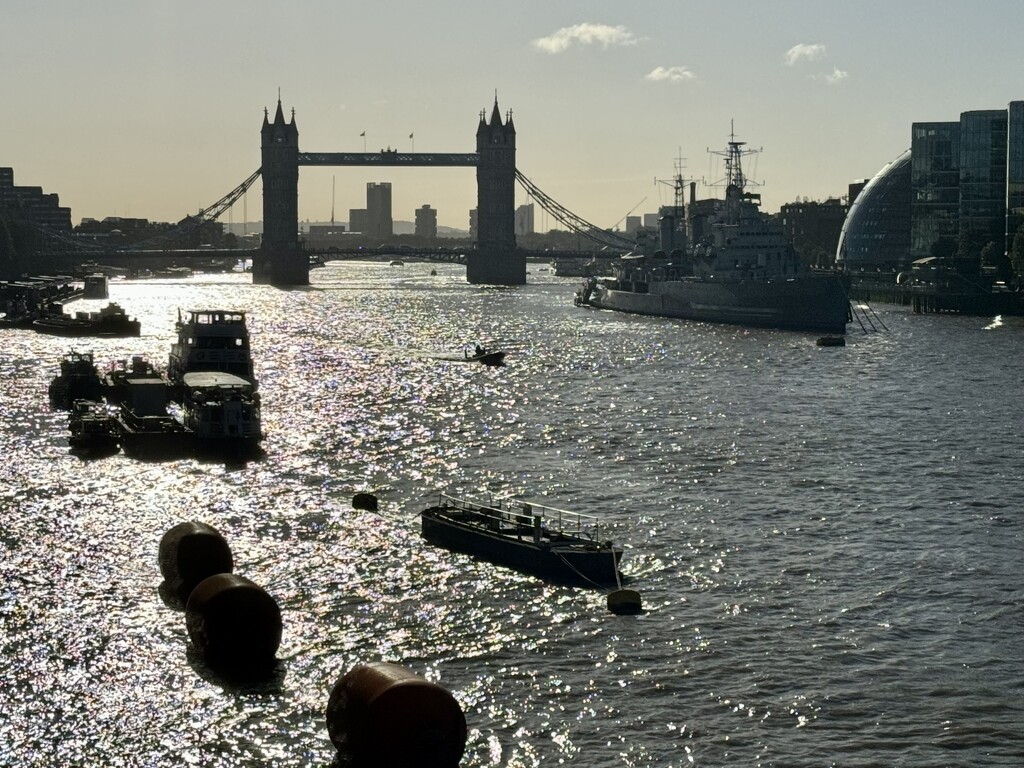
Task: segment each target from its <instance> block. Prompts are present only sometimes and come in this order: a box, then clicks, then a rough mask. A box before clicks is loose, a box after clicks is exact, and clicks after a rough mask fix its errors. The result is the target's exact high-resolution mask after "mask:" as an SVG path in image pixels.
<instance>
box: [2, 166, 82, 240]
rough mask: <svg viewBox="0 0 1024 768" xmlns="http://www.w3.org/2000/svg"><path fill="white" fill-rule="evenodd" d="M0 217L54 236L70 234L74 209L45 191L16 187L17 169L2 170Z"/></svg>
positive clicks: (37, 188)
mask: <svg viewBox="0 0 1024 768" xmlns="http://www.w3.org/2000/svg"><path fill="white" fill-rule="evenodd" d="M0 216H3V217H5V218H11V219H20V220H22V221H26V222H28V223H29V224H34V225H37V226H40V227H42V228H44V229H47V230H50V231H52V232H58V233H60V234H64V235H66V234H68V233H70V232H71V209H70V208H64V207H61V204H60V198H59V197H58V196H57V194H56V193H46V192H43V189H42V187H16V186H14V169H13V168H0Z"/></svg>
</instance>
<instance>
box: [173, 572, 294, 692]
mask: <svg viewBox="0 0 1024 768" xmlns="http://www.w3.org/2000/svg"><path fill="white" fill-rule="evenodd" d="M185 623H186V626H187V627H188V636H189V638H190V639H191V640H192V643H193V644H194V645H195V646H196V648H197V649H198V650H199V652H200V653H201V654H202V655H203V658H204V659H205V660H206V662H207V663H208V664H210V665H211V666H214V667H222V668H223V667H230V668H231V669H233V670H238V671H242V672H246V671H252V672H254V673H256V672H260V671H262V670H265V669H267V668H269V667H271V666H273V664H274V654H275V653H277V647H278V646H279V645H280V644H281V609H280V608H278V607H277V603H276V602H275V601H274V598H272V597H271V596H270V595H268V594H267V593H266V591H264V590H263V588H262V587H259V586H257V585H256V584H254V583H252V582H251V581H249V579H247V578H245V577H243V576H237V575H235V574H232V573H218V574H216V575H214V576H210V577H209V578H207V579H204V580H203V581H201V582H199V584H198V585H197V586H196V588H195V589H194V590H192V594H191V595H189V598H188V604H187V605H186V606H185Z"/></svg>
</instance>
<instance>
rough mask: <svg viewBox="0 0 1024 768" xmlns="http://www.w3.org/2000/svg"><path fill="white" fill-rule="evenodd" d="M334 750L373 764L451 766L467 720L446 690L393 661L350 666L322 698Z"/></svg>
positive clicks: (404, 767)
mask: <svg viewBox="0 0 1024 768" xmlns="http://www.w3.org/2000/svg"><path fill="white" fill-rule="evenodd" d="M327 733H328V735H329V736H330V738H331V742H333V744H334V746H335V747H336V748H337V750H338V753H339V754H340V755H341V756H342V757H344V758H346V759H349V760H351V761H353V763H354V764H357V765H360V766H362V765H366V766H373V768H384V766H387V767H388V768H413V767H415V768H456V767H457V766H458V764H459V761H460V760H461V759H462V753H463V751H464V750H465V748H466V718H465V715H463V713H462V708H461V707H460V706H459V703H458V702H457V701H456V700H455V698H454V697H453V696H452V695H451V693H449V692H448V691H447V690H445V689H444V688H442V687H441V686H439V685H437V684H436V683H432V682H430V681H429V680H425V679H423V678H422V677H420V676H418V675H416V674H415V673H414V672H411V671H410V670H408V669H406V668H405V667H402V666H400V665H398V664H389V663H385V662H379V663H374V664H359V665H356V666H355V667H353V668H352V669H351V670H349V672H348V673H347V674H346V675H344V676H343V677H342V678H341V679H340V680H338V682H337V683H335V685H334V689H333V690H332V691H331V696H330V699H329V700H328V702H327Z"/></svg>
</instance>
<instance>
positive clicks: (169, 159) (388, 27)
mask: <svg viewBox="0 0 1024 768" xmlns="http://www.w3.org/2000/svg"><path fill="white" fill-rule="evenodd" d="M0 20H2V21H0V37H2V45H0V71H2V72H3V76H2V77H0V104H2V105H3V113H2V114H3V119H2V123H0V150H2V151H0V166H12V167H13V168H14V172H15V183H16V184H19V185H26V186H41V187H43V188H44V190H46V191H47V192H56V193H58V194H59V195H60V200H61V204H62V205H67V206H70V207H71V209H72V219H73V221H74V222H75V223H76V224H77V223H78V221H79V220H80V219H82V218H83V217H93V218H103V217H105V216H132V217H140V218H148V219H150V220H156V221H172V220H173V221H176V220H178V219H180V218H181V217H182V216H184V215H185V214H187V213H192V212H195V211H196V210H198V209H199V208H202V207H207V206H210V205H212V204H213V203H214V202H216V201H217V200H218V199H219V198H221V197H222V196H223V195H225V194H227V193H228V192H229V191H231V190H232V189H233V188H234V187H236V186H237V185H238V184H240V183H241V182H242V181H243V180H244V179H245V178H246V177H247V176H248V175H249V174H250V173H252V172H253V171H254V170H256V168H258V167H259V165H260V135H259V131H260V126H261V124H262V120H263V110H264V107H267V108H269V109H270V110H271V115H272V114H273V110H274V109H275V108H276V104H277V95H278V89H279V88H280V91H281V96H282V102H283V104H284V107H285V110H286V112H287V113H288V114H290V112H291V110H292V109H293V108H294V110H295V116H296V122H297V125H298V129H299V147H300V149H301V150H302V151H307V152H314V151H316V152H361V151H363V148H364V143H363V142H364V140H363V139H362V138H360V136H359V135H360V133H362V132H364V131H365V132H366V140H365V141H366V144H365V146H366V149H367V150H379V149H381V148H383V147H388V146H390V147H392V148H397V149H401V150H410V149H412V148H413V141H414V142H415V150H416V151H417V152H472V151H474V150H475V132H476V126H477V122H478V119H479V113H480V111H481V110H482V109H486V110H487V112H488V114H490V110H491V108H492V106H493V103H494V94H495V91H497V94H498V100H499V104H500V107H501V110H502V112H503V113H504V112H505V111H506V110H508V109H511V110H512V112H513V116H514V119H515V124H516V128H517V131H518V152H517V163H516V164H517V167H518V168H519V170H520V171H522V172H523V173H524V174H525V175H526V176H527V177H528V178H530V179H531V180H532V181H533V182H534V183H535V184H536V185H537V186H538V187H540V188H541V189H542V190H544V192H546V193H547V194H548V195H549V196H551V197H552V198H554V199H555V200H557V201H558V202H559V203H561V204H563V205H564V206H566V207H567V208H569V209H570V210H572V211H573V212H575V213H577V214H578V215H580V216H582V217H583V218H585V219H587V220H588V221H590V222H592V223H594V224H597V225H599V226H604V227H609V226H614V225H616V224H619V225H620V226H621V223H622V220H623V219H624V217H625V216H626V214H627V213H628V212H630V211H631V210H633V209H634V208H635V210H634V213H636V214H639V213H643V212H649V211H654V210H656V209H657V206H658V205H659V204H663V203H667V202H669V201H670V192H671V190H670V187H669V186H668V185H666V184H658V183H656V182H655V179H664V180H669V179H670V178H671V177H672V174H673V171H674V164H675V160H676V158H677V157H680V156H681V157H683V158H684V159H685V168H684V175H685V176H687V177H688V178H693V179H694V180H696V181H697V182H698V184H700V183H701V182H702V181H708V182H712V181H715V180H717V179H718V178H719V177H720V176H721V166H720V164H719V162H718V161H717V159H716V158H713V157H712V156H709V155H708V153H707V149H708V148H712V149H720V148H722V147H723V146H724V144H725V142H726V141H727V140H728V137H729V132H730V121H734V124H735V131H736V135H737V138H738V139H740V140H744V141H747V142H748V143H749V144H750V146H752V147H763V149H764V151H763V152H762V153H761V154H760V155H759V156H758V157H757V161H756V164H754V165H749V166H748V167H747V168H746V170H747V171H748V175H750V176H751V177H752V178H754V179H755V180H757V181H760V182H762V183H763V187H762V188H761V190H760V191H761V193H762V196H763V199H764V208H765V210H768V211H777V210H778V208H779V206H780V205H782V204H783V203H786V202H790V201H793V200H796V199H798V198H803V197H807V198H810V199H813V200H824V199H826V198H828V197H830V196H840V195H843V194H845V193H846V190H847V185H848V184H849V183H850V182H851V181H854V180H856V179H860V178H868V177H870V176H872V175H874V174H875V172H877V171H878V170H879V169H880V168H881V167H882V166H883V165H885V164H886V163H887V162H889V161H891V160H893V159H894V158H896V157H897V156H898V155H899V154H900V153H901V152H903V151H904V150H905V149H907V148H908V147H909V146H910V126H911V123H912V122H914V121H932V120H956V119H958V116H959V114H960V112H962V111H966V110H972V109H1000V108H1005V106H1006V104H1007V103H1008V102H1009V101H1011V100H1016V99H1024V2H1022V0H971V2H966V1H964V2H953V1H952V0H928V1H925V0H877V1H876V0H845V1H843V2H830V1H829V0H813V1H812V0H778V1H777V2H772V1H771V0H762V2H746V1H744V0H735V1H734V2H732V3H723V2H703V1H699V2H698V1H696V0H693V1H690V0H672V1H667V0H666V1H661V2H659V1H654V0H651V1H650V2H644V1H642V0H636V1H634V2H628V0H616V1H615V2H611V1H610V0H607V1H606V0H506V2H493V0H434V1H433V2H429V3H428V2H414V1H413V0H407V1H405V2H393V1H391V0H372V1H371V2H367V1H365V0H364V1H363V2H358V3H357V2H347V1H345V0H322V1H321V0H317V1H316V2H266V1H265V0H216V1H214V2H211V1H210V0H206V1H205V2H196V1H194V0H160V1H157V0H152V1H151V0H125V1H116V2H115V1H113V0H90V2H82V0H5V2H4V3H3V8H2V15H0ZM409 134H413V135H414V137H415V138H414V140H413V141H410V139H409ZM367 181H390V182H392V184H393V185H394V216H395V218H396V219H406V220H412V219H413V211H414V209H415V208H417V207H419V206H421V205H423V204H430V205H432V206H433V207H434V208H436V209H437V210H438V222H439V223H440V224H442V225H448V226H455V227H460V228H467V226H468V211H469V209H470V208H473V207H475V205H476V181H475V171H474V170H473V169H471V168H437V169H412V168H410V169H404V168H384V169H373V170H369V169H363V168H302V169H300V176H299V215H300V218H301V219H302V220H329V219H330V217H331V207H332V184H333V185H334V188H335V193H334V194H335V205H334V207H335V218H336V219H337V220H339V221H343V220H347V218H348V209H349V208H361V207H364V205H365V187H366V182H367ZM699 194H700V196H702V197H704V196H713V195H714V194H715V191H714V190H712V189H706V190H701V192H700V193H699ZM719 196H720V194H719ZM517 197H518V199H517V203H523V202H527V200H526V197H525V193H524V192H522V190H519V191H518V192H517ZM645 198H646V200H645ZM641 201H643V202H642V203H641ZM243 210H244V211H245V212H246V213H247V218H248V220H250V221H254V220H259V219H260V218H262V188H261V186H260V185H259V183H258V182H257V184H256V185H254V186H253V188H252V189H251V190H250V191H249V193H248V195H247V199H246V203H245V208H244V209H243V206H242V204H241V203H240V204H239V205H237V206H236V207H235V209H234V210H233V211H232V213H231V216H230V218H229V217H228V215H225V216H224V217H222V219H221V220H222V221H224V222H225V223H226V222H228V221H229V220H230V221H234V222H240V221H242V219H243ZM538 214H539V211H538ZM537 225H538V228H539V229H540V228H544V229H546V228H549V227H552V226H555V222H554V221H553V220H551V219H550V218H547V217H545V216H541V215H538V219H537Z"/></svg>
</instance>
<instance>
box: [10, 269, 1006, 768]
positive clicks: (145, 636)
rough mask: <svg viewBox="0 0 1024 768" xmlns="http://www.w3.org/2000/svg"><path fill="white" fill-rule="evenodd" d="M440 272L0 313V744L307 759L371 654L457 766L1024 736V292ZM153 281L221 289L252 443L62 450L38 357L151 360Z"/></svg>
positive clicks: (128, 284)
mask: <svg viewBox="0 0 1024 768" xmlns="http://www.w3.org/2000/svg"><path fill="white" fill-rule="evenodd" d="M436 269H437V273H438V274H437V275H431V274H430V270H431V267H430V265H427V264H412V263H410V264H406V265H405V266H402V267H398V266H390V265H388V264H387V263H355V262H353V263H344V262H333V263H329V264H328V265H327V266H325V267H323V268H321V269H318V270H314V271H313V273H312V274H311V281H312V283H313V284H312V285H311V286H310V287H309V288H308V289H303V290H294V291H284V290H277V289H274V288H270V287H267V286H252V285H250V284H249V279H248V277H247V276H246V275H242V274H230V275H199V276H196V277H194V278H190V279H184V280H180V281H159V280H145V281H143V280H140V281H114V282H112V283H111V289H110V298H111V300H113V301H117V302H119V303H120V304H121V305H122V306H123V307H124V308H125V309H126V310H127V311H128V312H129V314H132V315H134V316H136V317H138V318H139V319H140V320H141V321H142V334H143V335H142V337H141V338H137V339H105V340H99V339H83V340H70V339H61V338H56V337H48V336H44V335H39V334H34V333H32V332H30V331H19V330H0V379H2V382H3V384H2V389H0V440H2V444H3V446H4V451H3V456H4V461H3V465H2V467H0V520H2V527H0V543H2V550H3V552H2V561H0V576H2V580H0V583H2V588H0V647H2V649H3V663H4V666H5V681H4V685H3V687H2V688H0V764H2V765H10V766H161V767H162V766H168V767H170V766H181V765H196V766H215V767H218V768H219V767H224V768H228V767H229V766H230V767H231V768H237V767H238V766H320V767H322V768H327V766H330V765H332V762H333V761H334V759H335V750H334V747H333V746H332V744H331V743H330V741H329V740H328V736H327V727H326V722H325V715H324V712H325V708H326V704H327V698H328V694H329V691H330V689H331V687H332V686H333V685H334V683H335V682H336V681H337V680H338V678H339V677H340V676H341V675H343V674H344V673H345V672H346V671H348V670H349V669H351V667H352V666H354V665H355V664H358V663H361V662H371V661H392V662H397V663H400V664H403V665H405V666H407V667H408V668H410V669H411V670H413V671H415V672H417V673H418V674H421V675H423V676H425V677H427V678H429V679H430V680H434V681H436V682H438V683H439V684H441V685H442V686H444V687H445V688H447V689H448V690H449V691H451V692H452V694H453V695H454V696H455V698H456V699H457V700H458V701H459V703H460V704H461V706H462V709H463V711H464V712H465V715H466V720H467V723H468V727H469V741H468V744H467V747H466V754H465V757H464V759H463V762H462V766H464V768H483V767H484V766H515V767H517V768H520V767H525V766H549V765H576V766H581V767H585V768H611V767H612V766H645V767H650V768H655V767H656V768H670V767H682V766H708V767H709V768H710V767H711V766H727V765H728V766H755V765H756V766H778V767H779V768H792V767H793V766H807V767H808V768H810V767H812V766H814V767H818V766H922V767H923V766H1006V767H1007V768H1010V767H1011V766H1012V767H1013V768H1019V766H1021V765H1024V725H1022V724H1024V576H1022V573H1024V418H1022V416H1021V403H1022V402H1024V319H1022V318H1005V319H1001V318H977V317H957V316H948V315H947V316H937V315H914V314H912V313H911V312H910V311H909V310H907V309H906V308H903V307H896V306H891V305H885V304H879V305H875V307H874V309H875V310H876V311H877V312H878V313H879V316H880V318H881V320H882V322H883V323H884V325H885V328H886V329H885V330H882V329H880V330H879V331H877V332H872V333H862V332H861V331H860V328H859V327H858V326H856V325H853V326H851V327H850V333H849V336H848V344H847V346H846V347H842V348H828V347H818V346H816V345H815V343H814V342H815V337H814V335H811V334H799V333H789V332H781V331H771V330H744V329H741V328H737V327H732V326H714V325H704V324H698V323H690V322H685V321H677V320H668V319H661V318H643V317H636V316H629V315H622V314H616V313H611V312H603V311H597V310H593V309H588V308H577V307H575V306H573V302H572V296H573V293H574V291H575V288H576V283H577V281H576V280H571V279H564V278H556V277H554V276H552V274H551V273H550V272H549V271H547V270H546V269H544V268H543V267H541V266H539V265H536V264H534V265H531V266H530V270H531V273H532V274H531V275H530V277H529V280H530V283H529V284H528V285H526V286H523V287H518V288H488V287H480V286H471V285H468V284H467V283H466V282H465V270H464V268H462V267H458V266H455V265H444V266H438V267H437V268H436ZM105 303H106V302H105V301H82V302H76V303H74V304H71V305H70V306H69V308H68V309H69V311H70V310H77V309H87V308H88V309H94V308H96V307H98V306H102V305H103V304H105ZM179 309H182V310H186V309H236V310H245V311H246V312H248V313H249V314H248V319H249V329H250V332H251V334H252V349H253V356H254V359H255V366H256V371H257V375H258V377H259V382H260V393H261V396H262V401H263V425H264V430H265V432H266V439H265V441H264V448H265V451H266V456H265V458H263V459H261V460H258V461H252V462H249V463H247V464H245V465H242V466H233V465H224V464H219V463H216V462H201V461H197V460H179V461H173V462H165V463H141V462H138V461H135V460H132V459H129V458H127V457H126V456H124V455H123V454H118V455H116V456H113V457H109V458H105V459H101V460H96V461H89V462H84V461H81V460H79V459H77V458H75V457H74V456H72V455H71V454H70V453H69V452H68V445H67V430H66V414H65V413H63V412H59V411H51V410H50V408H49V405H48V401H47V385H48V383H49V381H50V379H51V378H52V377H53V376H54V375H55V374H56V373H57V367H58V362H59V359H60V357H61V355H62V353H64V352H66V351H68V350H69V349H71V348H72V347H73V348H75V349H80V350H83V349H91V350H93V351H94V352H95V355H96V358H97V360H98V361H99V362H100V363H101V364H102V365H106V364H107V363H109V362H111V361H113V360H115V359H119V358H125V357H128V356H131V355H132V354H144V355H147V356H148V357H149V358H150V359H151V360H153V361H155V362H158V363H160V364H161V365H164V364H166V360H167V353H168V351H169V349H170V344H171V342H172V341H173V339H174V322H175V319H176V315H177V311H178V310H179ZM477 341H481V342H483V343H485V344H487V345H490V346H495V347H500V348H502V349H505V350H506V351H507V352H508V357H507V358H506V362H507V364H506V365H505V366H504V367H501V368H488V367H485V366H480V365H475V364H471V363H464V362H459V361H457V360H452V359H451V358H453V357H457V356H459V355H461V354H462V349H463V346H464V345H471V344H473V343H475V342H477ZM439 490H448V491H451V492H455V493H468V494H481V493H486V492H493V493H502V494H508V493H511V494H518V495H520V496H522V497H524V498H530V499H535V500H537V501H540V502H542V503H546V504H549V505H552V506H556V507H562V508H566V509H571V510H575V511H579V512H587V513H592V514H595V515H598V516H599V517H600V518H601V521H602V525H603V526H607V528H608V530H609V531H610V538H613V539H614V540H615V541H616V542H617V543H621V544H622V545H624V547H625V548H626V555H625V558H624V563H623V570H624V572H625V574H626V575H627V577H628V578H629V580H630V583H629V586H630V587H631V588H633V589H636V590H638V591H639V592H640V593H641V595H642V597H643V601H644V607H645V609H646V610H645V612H644V613H643V614H642V615H640V616H615V615H612V614H610V613H609V612H608V611H607V609H606V606H605V595H604V593H602V592H600V591H596V590H587V589H581V588H574V587H566V586H552V585H547V584H545V583H543V582H540V581H538V580H537V579H534V578H531V577H527V576H523V575H520V574H517V573H514V572H510V571H507V570H504V569H502V568H499V567H496V566H493V565H489V564H486V563H479V562H475V561H473V560H471V559H470V558H467V557H465V556H462V555H455V554H452V553H449V552H447V551H445V550H441V549H436V548H433V547H430V546H428V545H427V544H425V543H424V542H423V541H422V540H421V538H420V535H419V527H418V523H419V521H418V517H417V515H418V513H419V512H420V511H421V510H422V509H423V508H425V507H426V506H427V505H428V504H429V503H431V502H432V501H433V500H434V499H435V498H436V494H437V492H438V491H439ZM358 491H369V492H372V493H374V494H376V495H377V496H378V498H379V499H380V509H379V511H378V512H376V513H373V512H367V511H360V510H355V509H353V508H352V506H351V499H352V495H353V494H354V493H355V492H358ZM187 520H198V521H203V522H206V523H209V524H211V525H213V526H214V527H216V528H217V529H218V530H220V531H221V533H222V534H223V535H224V537H225V538H226V540H227V541H228V543H229V544H230V546H231V548H232V551H233V553H234V560H235V573H238V574H240V575H243V576H246V577H248V578H250V579H252V580H253V581H254V582H256V583H257V584H259V585H260V586H262V587H264V588H265V589H266V590H267V591H268V592H269V593H270V594H271V595H272V596H273V597H274V598H275V599H276V600H277V602H278V604H279V605H280V607H281V611H282V615H283V622H284V634H283V639H282V643H281V647H280V650H279V652H278V659H279V670H278V675H277V676H276V677H275V678H274V680H273V681H272V682H271V683H268V684H266V685H263V686H255V687H248V688H246V687H242V688H239V687H234V686H231V685H229V684H226V683H225V682H224V681H222V680H220V679H219V678H217V677H216V675H214V674H212V673H210V672H209V671H208V670H207V669H206V668H205V667H204V666H203V665H202V664H201V663H200V662H199V661H198V660H197V658H196V654H195V653H194V652H193V651H192V650H191V648H190V643H189V640H188V633H187V631H186V627H185V619H184V615H183V613H182V612H181V611H179V610H175V609H173V608H171V607H169V606H168V605H166V604H165V603H164V601H163V600H162V599H161V597H160V592H159V586H160V582H161V576H160V571H159V568H158V566H157V548H158V545H159V542H160V539H161V537H162V536H163V534H164V533H165V532H166V531H167V530H169V529H170V528H171V527H173V526H174V525H176V524H177V523H179V522H182V521H187Z"/></svg>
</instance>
